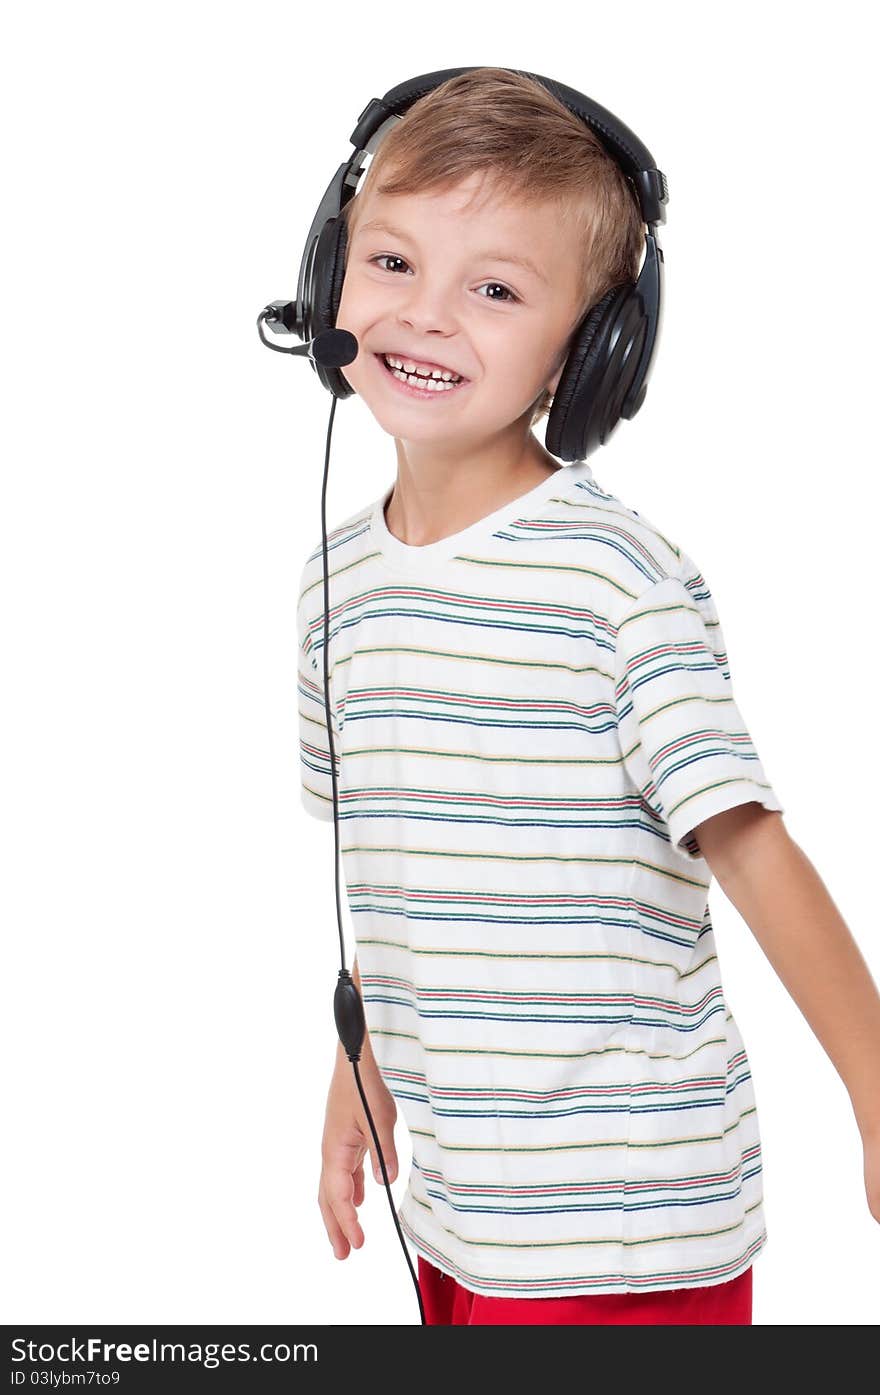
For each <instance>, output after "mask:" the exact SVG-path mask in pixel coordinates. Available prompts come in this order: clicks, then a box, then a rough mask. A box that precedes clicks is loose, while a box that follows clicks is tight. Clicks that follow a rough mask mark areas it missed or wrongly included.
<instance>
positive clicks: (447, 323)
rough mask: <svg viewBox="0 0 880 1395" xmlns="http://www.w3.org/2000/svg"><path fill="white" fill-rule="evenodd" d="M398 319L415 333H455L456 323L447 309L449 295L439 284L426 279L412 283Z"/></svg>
mask: <svg viewBox="0 0 880 1395" xmlns="http://www.w3.org/2000/svg"><path fill="white" fill-rule="evenodd" d="M398 319H399V320H400V323H401V324H403V325H407V326H408V327H409V328H410V329H411V330H413V332H414V333H415V334H442V335H451V334H455V333H456V332H457V329H458V325H457V324H456V321H455V316H454V315H453V314H452V312H451V311H450V309H449V297H448V295H447V294H446V293H444V291H443V289H442V287H440V286H439V285H434V286H433V287H431V286H429V285H428V283H427V281H422V282H421V283H420V284H418V285H415V284H414V285H412V286H411V287H410V288H409V290H408V294H407V295H406V297H405V299H404V300H403V301H402V303H401V305H400V308H399V311H398Z"/></svg>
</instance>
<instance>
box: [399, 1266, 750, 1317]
mask: <svg viewBox="0 0 880 1395" xmlns="http://www.w3.org/2000/svg"><path fill="white" fill-rule="evenodd" d="M417 1259H418V1266H419V1288H420V1289H421V1293H422V1304H423V1306H424V1309H425V1322H426V1324H428V1325H431V1326H439V1325H445V1326H456V1327H473V1326H475V1325H477V1324H480V1325H483V1326H485V1325H489V1324H494V1325H496V1326H499V1325H504V1326H508V1327H524V1326H526V1325H528V1324H538V1323H545V1324H553V1325H555V1326H557V1327H572V1326H576V1325H579V1324H582V1323H583V1324H587V1323H590V1324H592V1325H593V1326H610V1325H613V1324H617V1325H621V1324H624V1323H629V1324H631V1325H633V1326H639V1325H643V1324H648V1323H651V1324H655V1323H676V1324H678V1325H689V1326H694V1325H695V1324H697V1323H706V1324H712V1325H714V1326H720V1325H725V1326H726V1325H734V1324H739V1325H750V1324H751V1321H752V1267H751V1265H749V1267H748V1269H745V1270H743V1272H742V1273H741V1274H738V1275H737V1276H736V1278H735V1279H728V1280H727V1281H726V1283H723V1284H707V1285H705V1286H704V1287H701V1288H669V1289H655V1290H650V1291H648V1292H646V1293H583V1294H580V1293H578V1294H571V1295H569V1297H567V1298H491V1297H485V1296H484V1295H483V1294H482V1293H474V1292H472V1290H471V1289H469V1288H462V1286H461V1285H460V1284H459V1283H458V1282H457V1281H456V1280H455V1279H454V1278H453V1277H452V1275H451V1274H444V1273H443V1272H442V1271H441V1270H440V1269H437V1268H435V1266H434V1265H433V1264H430V1263H429V1262H428V1260H426V1259H424V1258H423V1257H422V1255H417Z"/></svg>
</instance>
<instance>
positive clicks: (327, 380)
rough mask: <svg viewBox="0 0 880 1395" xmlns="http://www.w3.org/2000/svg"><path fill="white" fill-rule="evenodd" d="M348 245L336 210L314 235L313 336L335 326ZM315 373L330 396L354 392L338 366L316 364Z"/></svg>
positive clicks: (347, 394)
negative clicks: (315, 237)
mask: <svg viewBox="0 0 880 1395" xmlns="http://www.w3.org/2000/svg"><path fill="white" fill-rule="evenodd" d="M347 246H348V226H347V224H346V221H345V218H344V217H343V215H342V214H341V213H340V215H339V217H338V218H328V220H327V222H326V223H325V224H324V226H323V228H322V229H321V232H320V234H319V237H318V244H317V246H316V248H315V260H314V272H313V279H312V284H313V287H314V307H313V323H312V327H311V332H312V336H313V337H317V335H319V334H320V333H321V332H322V330H325V329H335V328H336V317H337V315H338V314H339V302H340V301H341V299H342V283H343V281H344V280H345V250H346V247H347ZM315 367H316V368H317V371H318V376H319V378H320V379H321V382H322V383H323V384H324V386H325V387H327V388H329V389H330V391H331V392H332V393H333V395H334V397H339V398H346V397H350V396H351V394H352V393H353V392H354V388H353V387H352V386H351V384H350V383H349V382H348V381H347V380H346V379H345V378H344V377H343V376H342V373H341V372H340V370H339V369H338V368H327V367H325V366H324V365H323V364H320V363H318V364H316V365H315Z"/></svg>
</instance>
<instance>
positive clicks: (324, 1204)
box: [318, 1191, 351, 1259]
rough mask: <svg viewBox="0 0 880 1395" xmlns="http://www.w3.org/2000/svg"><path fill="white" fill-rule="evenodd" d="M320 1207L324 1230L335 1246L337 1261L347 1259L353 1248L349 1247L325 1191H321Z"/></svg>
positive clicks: (319, 1197) (334, 1251)
mask: <svg viewBox="0 0 880 1395" xmlns="http://www.w3.org/2000/svg"><path fill="white" fill-rule="evenodd" d="M318 1205H319V1206H320V1208H321V1216H322V1217H323V1220H324V1228H325V1230H326V1231H327V1236H328V1239H329V1241H330V1244H331V1245H332V1246H333V1253H334V1255H335V1256H336V1258H337V1259H347V1258H348V1256H349V1254H350V1253H351V1246H350V1245H349V1243H348V1241H347V1239H346V1238H345V1235H344V1234H343V1232H342V1227H341V1226H340V1224H339V1222H338V1221H337V1219H336V1217H335V1216H334V1214H333V1208H332V1207H331V1205H330V1203H329V1201H327V1200H326V1198H325V1197H324V1193H323V1191H321V1193H320V1194H319V1196H318Z"/></svg>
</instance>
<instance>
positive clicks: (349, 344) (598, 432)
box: [257, 66, 669, 1324]
mask: <svg viewBox="0 0 880 1395" xmlns="http://www.w3.org/2000/svg"><path fill="white" fill-rule="evenodd" d="M474 71H476V69H475V68H474V67H473V66H471V67H465V68H444V69H441V70H439V71H437V72H433V73H423V74H421V75H420V76H419V77H414V78H410V79H409V80H408V81H406V82H402V83H399V84H398V86H397V87H392V88H391V89H390V90H389V91H388V92H386V93H385V95H384V97H381V98H379V97H371V98H370V100H369V102H368V103H367V105H366V106H365V107H364V109H363V111H362V112H361V114H360V116H359V117H358V119H357V124H356V126H355V128H354V130H353V131H352V133H351V136H350V137H349V140H350V141H351V143H352V145H353V146H354V153H353V154H352V155H351V156H350V158H349V159H348V160H346V161H344V162H343V163H342V164H341V165H340V166H339V168H338V170H337V171H336V173H335V174H334V176H333V178H332V179H331V181H330V183H329V184H328V186H327V189H326V192H325V194H324V197H323V198H322V199H321V202H320V204H319V205H318V211H317V213H316V214H315V217H314V219H313V220H312V226H311V227H310V229H309V233H308V237H307V238H306V244H305V249H304V251H303V255H302V260H301V263H300V270H299V280H298V282H297V293H296V300H295V301H283V300H277V301H273V302H272V303H271V304H270V305H267V306H266V307H265V308H264V309H263V310H262V311H261V312H260V315H259V316H258V319H257V330H258V332H259V335H260V338H261V340H262V342H263V343H264V344H265V345H266V347H267V348H270V349H275V350H276V351H277V352H280V353H292V354H300V355H303V356H306V357H308V358H309V360H310V361H311V364H312V367H313V368H314V370H315V372H316V373H317V374H318V377H319V378H320V380H321V383H322V384H323V386H324V387H325V388H327V390H328V391H329V392H330V393H331V394H332V397H333V401H332V403H331V406H330V420H329V423H328V429H327V448H326V454H325V460H324V479H323V486H322V493H321V525H322V537H323V558H324V648H323V656H324V657H323V669H324V711H325V718H326V724H327V740H328V745H329V761H330V775H331V779H332V788H333V828H334V836H335V846H336V858H335V870H336V915H337V922H338V929H339V947H340V955H341V960H342V967H341V969H340V970H339V978H338V981H337V985H336V992H335V996H334V1001H333V1011H334V1017H335V1021H336V1029H337V1032H338V1034H339V1037H340V1040H341V1041H342V1044H343V1046H344V1047H345V1051H346V1054H347V1056H348V1059H349V1060H350V1061H351V1063H352V1065H353V1067H354V1075H355V1080H356V1082H357V1087H358V1090H359V1093H360V1097H361V1102H362V1104H363V1106H364V1112H365V1114H366V1117H367V1121H368V1123H369V1126H370V1130H371V1133H372V1136H373V1142H374V1145H375V1148H376V1155H377V1158H378V1160H379V1164H380V1167H381V1169H382V1177H383V1180H384V1184H385V1190H386V1192H387V1194H388V1201H389V1204H390V1206H391V1215H392V1218H393V1220H394V1224H395V1226H396V1227H397V1234H398V1236H399V1238H400V1243H401V1246H402V1248H403V1253H404V1256H405V1258H406V1262H407V1264H408V1266H409V1271H410V1274H411V1276H412V1280H413V1283H414V1284H415V1289H416V1296H417V1298H418V1303H419V1312H420V1315H421V1322H422V1324H424V1323H425V1310H424V1306H423V1303H422V1296H421V1291H420V1288H419V1282H418V1279H417V1277H416V1273H415V1270H414V1269H413V1266H412V1260H411V1259H410V1255H409V1251H408V1250H407V1247H406V1242H405V1240H404V1237H403V1234H402V1232H401V1229H400V1223H399V1221H398V1217H397V1212H396V1210H395V1205H394V1197H393V1195H392V1192H391V1187H390V1184H389V1181H388V1173H387V1171H386V1168H385V1159H384V1158H383V1156H382V1149H381V1146H380V1144H379V1137H378V1134H377V1132H376V1126H375V1124H374V1122H373V1117H372V1114H371V1113H370V1108H369V1105H368V1103H367V1098H366V1095H365V1093H364V1088H363V1084H362V1082H361V1078H360V1071H359V1069H358V1062H359V1060H360V1053H361V1047H362V1044H363V1039H364V1035H365V1033H366V1020H365V1017H364V1009H363V1003H362V1001H361V997H360V994H359V992H358V990H357V986H356V985H355V983H354V981H353V979H352V977H351V974H350V973H349V971H348V969H347V968H346V967H345V941H344V937H343V932H342V915H341V909H340V887H339V812H338V793H337V777H336V757H335V752H334V748H333V732H332V723H331V705H330V684H329V675H330V669H331V665H330V664H329V663H328V662H327V655H328V653H329V639H330V636H329V613H330V605H329V579H328V569H327V519H326V497H327V469H328V465H329V458H330V440H331V436H332V430H333V419H334V416H335V412H336V403H337V401H341V400H344V399H345V398H346V397H350V396H351V394H352V392H353V391H354V389H353V388H352V387H351V385H350V384H349V383H348V382H347V380H346V379H345V378H344V377H343V375H342V373H341V372H340V369H341V368H342V367H344V366H345V364H347V363H351V362H352V361H353V360H354V358H356V356H357V353H358V343H357V340H356V339H355V337H354V335H353V334H351V333H349V332H348V331H347V330H342V329H337V328H336V317H337V314H338V312H339V302H340V299H341V297H342V283H343V280H344V278H345V254H346V246H347V227H346V221H345V219H344V218H343V217H342V216H341V214H342V210H343V208H344V207H345V205H346V204H347V203H348V201H349V199H351V198H352V197H353V196H354V194H355V191H356V188H357V184H358V180H359V179H360V176H361V174H362V173H363V168H364V163H365V159H366V156H367V155H370V156H372V155H373V154H375V152H376V150H377V149H378V147H379V145H380V144H381V142H382V140H383V139H384V137H385V135H386V134H387V133H388V131H389V130H390V129H391V128H392V127H393V126H394V125H395V123H396V122H398V121H400V120H401V119H402V118H403V116H404V115H405V113H406V112H407V111H408V110H409V108H410V107H411V106H412V104H413V103H414V102H416V101H418V100H419V98H420V97H423V96H425V94H426V93H428V92H431V91H432V90H433V89H434V88H435V87H439V86H440V84H441V83H443V82H446V81H447V80H448V79H449V78H453V77H457V76H458V75H459V74H460V73H469V72H474ZM505 71H507V72H514V73H518V74H519V75H520V76H522V77H529V78H532V79H533V80H534V81H535V82H539V83H541V84H542V86H544V87H546V88H547V90H548V91H549V92H550V93H552V95H553V96H554V97H556V98H557V99H558V100H559V101H560V102H561V103H562V104H563V106H565V107H567V108H568V110H569V111H571V112H573V113H574V115H575V116H578V117H580V119H581V120H582V121H583V122H584V124H585V125H586V126H588V127H589V129H590V130H591V131H592V132H593V133H594V134H595V135H596V136H597V138H598V139H599V140H600V141H601V143H602V145H603V146H604V148H605V150H606V151H607V152H608V154H609V155H610V156H611V157H612V158H613V159H614V160H615V161H616V162H617V164H618V165H619V166H620V168H621V170H622V171H623V173H624V174H625V175H626V176H627V177H628V179H629V181H630V183H631V185H632V187H633V189H634V192H635V194H636V197H637V199H638V203H639V208H640V210H641V214H642V221H643V222H644V223H645V225H646V236H645V257H644V260H643V262H642V267H641V270H640V272H639V276H638V279H637V280H636V281H634V282H633V281H629V282H625V283H623V284H621V285H617V286H613V287H612V288H611V289H610V290H609V291H608V292H607V293H606V294H605V295H604V296H603V297H602V298H601V299H600V300H599V301H597V302H596V304H595V305H594V306H593V307H592V308H591V309H590V310H588V311H587V313H586V314H585V315H584V317H583V319H582V320H581V322H580V324H579V325H578V326H577V328H576V330H575V331H574V334H573V335H572V339H571V344H570V347H569V351H568V357H567V359H566V361H565V365H564V367H563V370H562V373H561V375H560V378H559V383H558V386H557V388H556V392H555V394H554V397H553V405H552V407H551V409H550V413H549V416H548V418H547V427H546V434H545V441H546V447H547V450H548V451H549V452H550V453H551V454H552V455H555V456H556V457H557V458H558V459H560V460H566V461H572V460H585V459H586V457H587V456H588V455H589V454H590V453H591V452H592V451H594V450H595V449H596V448H597V447H598V446H600V445H604V444H605V443H606V442H607V440H608V438H609V436H610V435H611V433H612V432H613V431H614V429H615V427H616V426H617V424H618V422H619V421H620V419H621V418H622V417H625V418H626V419H627V420H630V419H631V418H632V417H634V416H635V414H636V412H637V411H638V410H639V408H640V407H641V405H642V403H643V402H644V400H645V393H646V391H647V386H648V378H649V375H650V370H651V365H652V362H653V360H654V357H655V351H656V347H657V341H658V338H659V334H660V325H661V320H662V305H663V297H662V294H661V291H662V286H663V250H662V248H661V247H660V245H659V242H658V241H657V225H658V224H659V223H665V222H666V208H665V205H666V203H667V202H668V201H669V193H668V189H667V185H666V176H665V175H664V174H663V173H662V171H661V170H659V169H657V167H656V165H655V163H654V159H653V157H652V155H651V154H650V152H649V150H648V149H647V147H646V146H644V145H643V144H642V142H641V141H640V140H639V139H638V137H637V136H636V135H635V134H634V132H632V131H631V130H630V129H629V127H628V126H625V125H624V124H623V122H622V121H620V120H618V118H617V117H616V116H614V115H613V114H612V113H611V112H610V111H608V110H607V109H606V108H605V107H602V106H600V105H599V104H598V102H594V101H592V100H591V99H590V98H589V97H585V96H584V94H583V93H582V92H577V91H576V90H575V89H574V88H572V87H566V86H565V85H564V84H563V83H561V82H555V81H553V80H552V79H551V78H546V77H541V76H540V75H539V74H538V73H530V72H526V71H524V70H523V69H513V68H509V69H506V70H505ZM264 321H265V322H266V323H267V324H268V325H269V327H270V328H271V329H272V331H273V332H274V333H275V334H295V335H297V336H298V338H300V339H302V340H304V341H305V342H304V343H303V344H302V345H300V346H296V347H293V348H281V347H280V346H278V345H275V344H272V343H270V342H269V340H268V339H267V338H266V336H265V334H264V333H263V328H262V325H263V322H264Z"/></svg>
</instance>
